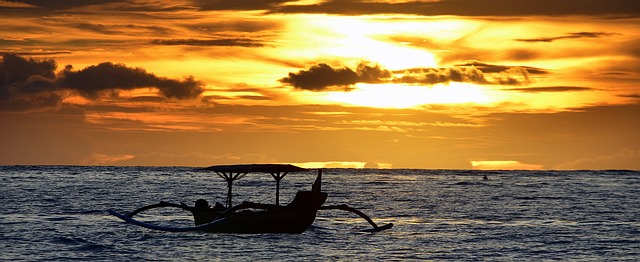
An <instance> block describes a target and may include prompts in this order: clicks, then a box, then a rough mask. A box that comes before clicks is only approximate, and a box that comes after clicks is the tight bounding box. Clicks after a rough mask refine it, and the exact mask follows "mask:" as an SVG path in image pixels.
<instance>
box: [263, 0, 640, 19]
mask: <svg viewBox="0 0 640 262" xmlns="http://www.w3.org/2000/svg"><path fill="white" fill-rule="evenodd" d="M272 12H276V13H332V14H349V15H364V14H372V13H379V14H389V13H396V14H416V15H428V16H434V15H459V16H537V15H541V16H567V15H587V16H623V17H639V16H640V2H639V1H636V0H610V1H602V0H563V1H557V0H538V1H530V0H483V1H477V0H442V1H405V2H389V3H383V2H376V1H368V0H330V1H324V2H321V3H318V4H310V5H281V6H279V7H277V9H273V10H272Z"/></svg>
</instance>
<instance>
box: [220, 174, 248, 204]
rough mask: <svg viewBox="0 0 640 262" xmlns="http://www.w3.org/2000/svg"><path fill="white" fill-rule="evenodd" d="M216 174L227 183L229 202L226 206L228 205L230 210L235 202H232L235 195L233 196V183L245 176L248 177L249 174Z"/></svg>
mask: <svg viewBox="0 0 640 262" xmlns="http://www.w3.org/2000/svg"><path fill="white" fill-rule="evenodd" d="M216 174H218V176H220V177H222V178H223V179H224V180H226V181H227V201H226V204H227V208H230V207H231V205H232V204H233V202H232V201H231V200H232V195H233V194H232V193H233V192H232V188H233V181H235V180H238V179H240V178H242V177H244V176H245V175H247V173H246V172H245V173H243V172H237V173H235V174H234V173H232V172H229V173H226V172H217V171H216Z"/></svg>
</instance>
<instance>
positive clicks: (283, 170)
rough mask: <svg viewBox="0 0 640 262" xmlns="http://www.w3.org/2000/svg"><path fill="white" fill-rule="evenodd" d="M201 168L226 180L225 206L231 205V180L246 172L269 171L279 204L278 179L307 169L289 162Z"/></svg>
mask: <svg viewBox="0 0 640 262" xmlns="http://www.w3.org/2000/svg"><path fill="white" fill-rule="evenodd" d="M202 170H206V171H213V172H215V173H216V174H217V175H218V176H220V177H221V178H223V179H224V180H226V181H227V201H226V204H227V208H230V207H231V205H232V202H231V197H232V192H231V188H232V187H233V181H235V180H238V179H240V178H242V177H244V176H245V175H247V174H248V173H269V174H271V176H272V177H273V179H275V180H276V205H280V180H282V178H284V177H285V176H286V175H287V174H288V173H289V172H302V171H309V170H308V169H306V168H302V167H298V166H294V165H291V164H243V165H218V166H210V167H205V168H202Z"/></svg>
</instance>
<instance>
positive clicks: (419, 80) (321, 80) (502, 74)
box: [280, 61, 547, 91]
mask: <svg viewBox="0 0 640 262" xmlns="http://www.w3.org/2000/svg"><path fill="white" fill-rule="evenodd" d="M546 73H547V72H546V71H545V70H544V69H540V68H534V67H526V66H504V65H492V64H486V63H482V62H477V61H474V62H469V63H466V64H461V65H455V66H451V67H440V68H411V69H405V70H396V71H393V72H391V71H389V70H386V69H383V68H381V67H380V66H379V65H377V64H376V65H373V66H372V65H370V64H369V63H366V62H363V63H360V64H359V65H358V67H357V69H356V70H355V71H354V70H352V69H350V68H348V67H341V68H334V67H331V66H329V65H327V64H324V63H321V64H317V65H314V66H312V67H311V68H309V69H308V70H300V71H298V72H297V73H289V76H288V77H285V78H282V79H280V82H282V83H285V84H290V85H292V86H293V87H295V88H299V89H306V90H312V91H324V90H329V89H331V87H346V88H345V90H349V88H348V87H350V86H351V85H353V84H356V83H405V84H425V85H433V84H442V83H449V82H467V83H475V84H498V85H521V84H527V83H529V74H546Z"/></svg>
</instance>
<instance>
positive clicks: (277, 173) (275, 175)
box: [270, 172, 288, 206]
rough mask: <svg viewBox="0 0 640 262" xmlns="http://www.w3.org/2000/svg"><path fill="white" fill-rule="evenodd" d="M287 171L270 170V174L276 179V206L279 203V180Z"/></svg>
mask: <svg viewBox="0 0 640 262" xmlns="http://www.w3.org/2000/svg"><path fill="white" fill-rule="evenodd" d="M287 173H288V172H284V173H282V175H281V174H280V172H271V173H270V174H271V176H272V177H273V179H275V180H276V206H279V205H280V180H282V179H283V178H284V176H286V175H287Z"/></svg>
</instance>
